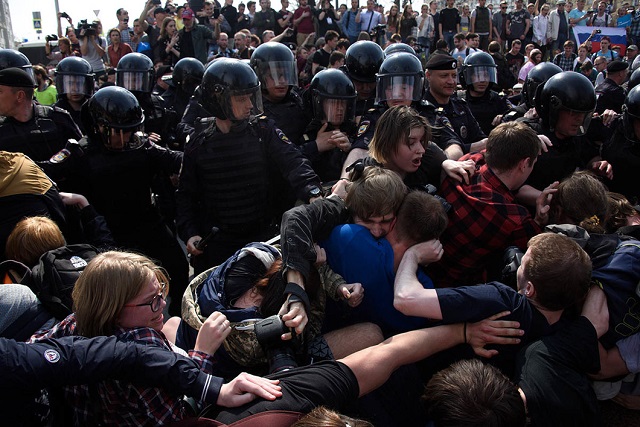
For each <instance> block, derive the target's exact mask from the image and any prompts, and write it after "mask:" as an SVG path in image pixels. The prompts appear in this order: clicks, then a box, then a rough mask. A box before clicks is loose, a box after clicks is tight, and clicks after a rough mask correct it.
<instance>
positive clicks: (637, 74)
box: [627, 68, 640, 92]
mask: <svg viewBox="0 0 640 427" xmlns="http://www.w3.org/2000/svg"><path fill="white" fill-rule="evenodd" d="M639 83H640V68H638V69H636V71H634V72H633V73H632V74H631V77H629V83H628V86H627V91H629V92H630V91H631V89H633V88H634V87H636V86H638V84H639Z"/></svg>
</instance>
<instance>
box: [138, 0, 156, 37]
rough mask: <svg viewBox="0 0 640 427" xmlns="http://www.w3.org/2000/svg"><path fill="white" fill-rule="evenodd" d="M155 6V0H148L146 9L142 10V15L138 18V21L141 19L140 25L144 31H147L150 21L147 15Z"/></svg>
mask: <svg viewBox="0 0 640 427" xmlns="http://www.w3.org/2000/svg"><path fill="white" fill-rule="evenodd" d="M153 6H154V4H153V0H147V4H145V5H144V9H143V10H142V13H141V14H140V17H139V18H138V21H140V26H141V27H142V29H143V30H144V31H147V28H149V23H148V22H147V15H148V14H149V11H150V10H151V8H152V7H153Z"/></svg>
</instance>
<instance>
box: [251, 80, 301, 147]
mask: <svg viewBox="0 0 640 427" xmlns="http://www.w3.org/2000/svg"><path fill="white" fill-rule="evenodd" d="M262 106H263V107H264V115H265V116H267V117H268V118H270V119H271V120H273V121H274V122H275V124H276V126H277V127H278V128H279V129H281V130H282V131H283V132H284V134H285V135H287V137H289V139H290V140H291V141H292V142H293V143H294V144H296V145H301V144H302V143H303V139H302V138H303V135H304V134H305V129H306V127H307V125H308V124H309V122H310V121H311V117H310V116H309V114H308V112H307V111H306V110H305V107H304V103H303V102H302V96H301V95H300V94H299V93H298V92H296V91H295V90H293V89H292V90H290V91H289V93H288V94H287V96H286V98H285V99H283V100H282V101H281V102H271V101H269V100H268V99H267V98H266V97H265V96H263V97H262Z"/></svg>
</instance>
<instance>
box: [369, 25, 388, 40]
mask: <svg viewBox="0 0 640 427" xmlns="http://www.w3.org/2000/svg"><path fill="white" fill-rule="evenodd" d="M386 29H387V25H386V24H378V25H376V26H375V27H373V28H372V29H371V31H369V35H370V36H371V38H372V39H373V38H376V37H379V36H381V35H384V31H385V30H386Z"/></svg>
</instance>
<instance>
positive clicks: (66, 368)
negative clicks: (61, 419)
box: [0, 336, 222, 403]
mask: <svg viewBox="0 0 640 427" xmlns="http://www.w3.org/2000/svg"><path fill="white" fill-rule="evenodd" d="M105 379H119V380H125V381H129V382H131V383H133V384H136V385H140V386H153V387H162V388H166V389H167V390H170V391H171V392H175V393H180V394H186V395H188V396H192V397H194V398H197V399H199V400H202V401H205V402H208V403H215V402H216V400H217V399H218V393H219V391H220V387H222V379H221V378H217V377H212V376H211V375H208V374H206V373H204V372H202V371H200V369H199V367H198V364H197V363H196V362H195V361H193V360H191V359H189V358H187V357H183V356H181V355H179V354H177V353H174V352H172V351H168V350H166V349H162V348H158V347H154V346H149V345H142V344H138V343H135V342H122V341H118V339H117V338H116V337H113V336H112V337H96V338H91V339H86V338H82V337H63V338H59V339H46V340H43V341H40V342H38V343H33V344H27V343H19V342H16V341H13V340H8V339H4V338H2V339H0V396H3V395H8V394H11V393H13V392H27V391H35V390H40V389H42V388H45V387H50V386H60V385H73V384H89V383H95V382H99V381H103V380H105Z"/></svg>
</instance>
